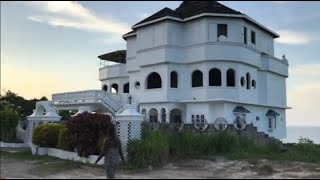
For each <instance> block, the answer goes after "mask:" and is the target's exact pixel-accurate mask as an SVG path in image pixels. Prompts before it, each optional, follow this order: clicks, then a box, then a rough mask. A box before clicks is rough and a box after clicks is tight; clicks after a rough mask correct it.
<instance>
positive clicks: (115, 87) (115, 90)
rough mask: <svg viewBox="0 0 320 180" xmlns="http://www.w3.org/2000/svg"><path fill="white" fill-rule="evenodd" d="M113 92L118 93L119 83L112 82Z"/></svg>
mask: <svg viewBox="0 0 320 180" xmlns="http://www.w3.org/2000/svg"><path fill="white" fill-rule="evenodd" d="M111 93H118V84H112V86H111Z"/></svg>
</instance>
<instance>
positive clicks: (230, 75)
mask: <svg viewBox="0 0 320 180" xmlns="http://www.w3.org/2000/svg"><path fill="white" fill-rule="evenodd" d="M227 86H231V87H234V86H235V72H234V70H233V69H228V71H227Z"/></svg>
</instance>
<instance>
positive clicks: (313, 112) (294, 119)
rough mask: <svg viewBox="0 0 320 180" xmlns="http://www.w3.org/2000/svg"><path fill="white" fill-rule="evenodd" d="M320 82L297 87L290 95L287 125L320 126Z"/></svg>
mask: <svg viewBox="0 0 320 180" xmlns="http://www.w3.org/2000/svg"><path fill="white" fill-rule="evenodd" d="M319 92H320V82H314V83H308V84H305V85H302V86H297V87H296V88H295V89H293V90H292V91H290V92H289V93H288V105H289V106H291V107H292V109H289V110H287V124H289V125H309V126H320V121H319V106H318V104H317V103H318V102H320V93H319Z"/></svg>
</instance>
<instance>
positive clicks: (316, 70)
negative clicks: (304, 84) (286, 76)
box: [289, 64, 320, 80]
mask: <svg viewBox="0 0 320 180" xmlns="http://www.w3.org/2000/svg"><path fill="white" fill-rule="evenodd" d="M289 71H290V75H292V76H297V77H298V76H300V77H302V76H307V77H310V76H317V77H319V80H320V64H308V65H299V66H293V67H291V68H289ZM303 78H305V77H303Z"/></svg>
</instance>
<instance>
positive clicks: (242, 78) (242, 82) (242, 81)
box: [240, 76, 246, 87]
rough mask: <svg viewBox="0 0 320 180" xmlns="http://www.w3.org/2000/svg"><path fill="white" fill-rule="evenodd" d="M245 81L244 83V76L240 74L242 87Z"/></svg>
mask: <svg viewBox="0 0 320 180" xmlns="http://www.w3.org/2000/svg"><path fill="white" fill-rule="evenodd" d="M245 83H246V80H245V79H244V77H243V76H242V77H241V80H240V84H241V86H242V87H243V86H244V84H245Z"/></svg>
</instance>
